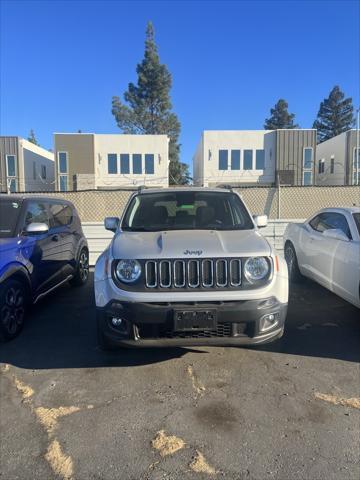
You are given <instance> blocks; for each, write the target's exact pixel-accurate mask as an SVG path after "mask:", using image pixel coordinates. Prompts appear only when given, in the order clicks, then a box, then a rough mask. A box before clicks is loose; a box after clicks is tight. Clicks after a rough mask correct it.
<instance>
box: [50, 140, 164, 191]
mask: <svg viewBox="0 0 360 480" xmlns="http://www.w3.org/2000/svg"><path fill="white" fill-rule="evenodd" d="M54 145H55V155H56V183H57V190H60V191H67V190H86V189H102V190H104V189H115V188H120V187H134V186H139V185H147V186H153V187H167V186H168V184H169V180H168V175H169V138H168V136H167V135H124V134H94V133H55V134H54Z"/></svg>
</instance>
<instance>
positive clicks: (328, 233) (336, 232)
mask: <svg viewBox="0 0 360 480" xmlns="http://www.w3.org/2000/svg"><path fill="white" fill-rule="evenodd" d="M323 235H324V237H327V238H333V239H334V240H342V241H343V242H348V241H349V240H350V239H349V237H348V236H347V235H346V233H344V232H343V231H342V230H340V228H329V229H328V230H324V231H323Z"/></svg>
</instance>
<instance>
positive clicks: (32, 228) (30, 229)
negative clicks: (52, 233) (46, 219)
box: [26, 223, 49, 235]
mask: <svg viewBox="0 0 360 480" xmlns="http://www.w3.org/2000/svg"><path fill="white" fill-rule="evenodd" d="M48 231H49V225H47V224H46V223H29V225H28V226H27V227H26V233H27V234H28V235H41V234H44V233H48Z"/></svg>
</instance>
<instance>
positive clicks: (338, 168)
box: [316, 129, 360, 185]
mask: <svg viewBox="0 0 360 480" xmlns="http://www.w3.org/2000/svg"><path fill="white" fill-rule="evenodd" d="M359 142H360V134H359V136H358V133H357V130H355V129H353V130H348V131H347V132H344V133H341V134H340V135H337V136H336V137H333V138H330V140H326V141H325V142H322V143H320V144H319V145H318V146H317V153H316V163H317V166H316V184H317V185H359V184H360V148H359V149H358V147H357V145H358V143H359ZM356 153H357V157H358V165H357V167H356ZM356 177H358V181H357V180H356Z"/></svg>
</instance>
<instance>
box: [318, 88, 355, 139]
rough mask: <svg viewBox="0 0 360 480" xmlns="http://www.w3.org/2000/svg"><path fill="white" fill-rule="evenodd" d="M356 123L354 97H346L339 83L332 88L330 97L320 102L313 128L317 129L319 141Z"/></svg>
mask: <svg viewBox="0 0 360 480" xmlns="http://www.w3.org/2000/svg"><path fill="white" fill-rule="evenodd" d="M354 123H355V119H354V107H353V104H352V98H345V94H344V92H342V91H341V90H340V87H339V86H338V85H335V87H334V88H333V89H332V90H331V92H330V94H329V96H328V98H325V99H324V100H323V101H322V102H321V103H320V108H319V112H318V114H317V118H316V120H315V122H314V124H313V128H316V129H317V135H318V142H320V143H321V142H324V141H325V140H329V138H332V137H335V136H336V135H340V133H343V132H346V131H347V130H349V129H350V128H351V127H352V126H353V125H354Z"/></svg>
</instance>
